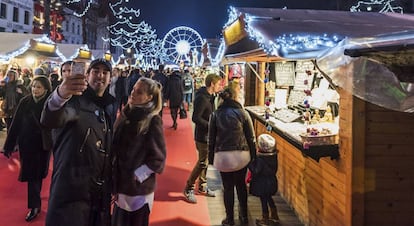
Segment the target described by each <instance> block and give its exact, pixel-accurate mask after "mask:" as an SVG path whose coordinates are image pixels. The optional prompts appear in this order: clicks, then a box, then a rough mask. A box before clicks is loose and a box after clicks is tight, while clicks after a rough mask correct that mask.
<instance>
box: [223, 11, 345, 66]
mask: <svg viewBox="0 0 414 226" xmlns="http://www.w3.org/2000/svg"><path fill="white" fill-rule="evenodd" d="M239 16H240V12H238V11H237V10H236V8H235V7H230V9H229V20H228V21H227V23H226V25H225V26H224V27H227V26H228V25H230V24H231V23H233V22H234V21H235V20H236V19H237V18H239ZM257 19H258V18H257V17H256V16H251V15H249V14H246V15H245V22H246V26H245V30H246V32H247V33H248V35H249V37H250V39H252V40H254V41H256V42H257V43H258V44H259V46H260V47H261V48H262V49H263V50H264V51H265V52H266V53H267V54H269V55H272V56H280V57H287V56H288V55H289V54H295V53H300V54H301V55H300V56H296V58H301V57H302V58H308V57H309V56H312V55H313V54H312V53H313V52H315V51H321V50H324V49H326V48H327V47H334V46H335V45H337V44H338V43H339V42H340V41H341V40H342V39H343V38H344V37H340V36H337V35H332V36H328V35H327V34H284V35H282V36H279V37H276V38H274V40H269V39H268V38H266V36H264V35H263V34H262V33H261V32H259V31H257V30H256V29H254V27H253V26H251V25H250V24H251V23H252V22H253V21H255V20H257ZM306 53H308V54H306Z"/></svg>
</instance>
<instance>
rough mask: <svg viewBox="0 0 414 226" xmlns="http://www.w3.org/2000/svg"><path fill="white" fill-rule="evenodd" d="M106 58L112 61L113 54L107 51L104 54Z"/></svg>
mask: <svg viewBox="0 0 414 226" xmlns="http://www.w3.org/2000/svg"><path fill="white" fill-rule="evenodd" d="M104 59H105V60H107V61H110V60H111V59H112V55H111V54H110V53H105V54H104Z"/></svg>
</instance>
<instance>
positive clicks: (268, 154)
mask: <svg viewBox="0 0 414 226" xmlns="http://www.w3.org/2000/svg"><path fill="white" fill-rule="evenodd" d="M257 143H258V153H257V155H256V159H254V160H253V161H252V162H251V163H250V165H249V170H250V171H251V176H252V178H251V181H250V193H251V194H252V195H254V196H257V197H259V198H260V202H261V204H262V216H263V218H262V219H257V220H256V225H263V226H265V225H270V224H271V223H273V224H278V223H279V216H278V214H277V208H276V205H275V202H274V201H273V199H272V196H273V195H274V194H276V192H277V189H278V188H277V186H278V185H277V179H276V172H277V152H276V140H275V139H274V138H273V137H272V136H270V135H269V134H261V135H260V136H259V137H258V139H257ZM269 208H270V217H269Z"/></svg>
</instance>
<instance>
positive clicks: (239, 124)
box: [208, 99, 256, 158]
mask: <svg viewBox="0 0 414 226" xmlns="http://www.w3.org/2000/svg"><path fill="white" fill-rule="evenodd" d="M208 148H209V149H208V150H209V152H210V153H211V152H219V151H233V150H248V151H250V156H251V157H252V158H254V157H255V156H256V138H255V135H254V128H253V122H252V119H251V117H250V115H249V113H248V112H247V111H246V110H244V109H243V107H242V106H241V104H240V103H239V102H237V101H235V100H232V99H226V100H224V102H223V103H222V104H221V105H220V106H219V107H218V109H217V110H216V111H215V112H214V113H213V114H212V115H211V119H210V126H209V142H208Z"/></svg>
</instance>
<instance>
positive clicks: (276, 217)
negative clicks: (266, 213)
mask: <svg viewBox="0 0 414 226" xmlns="http://www.w3.org/2000/svg"><path fill="white" fill-rule="evenodd" d="M269 220H270V221H271V222H273V223H275V224H277V223H279V215H277V209H276V207H275V208H271V209H270V219H269Z"/></svg>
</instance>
